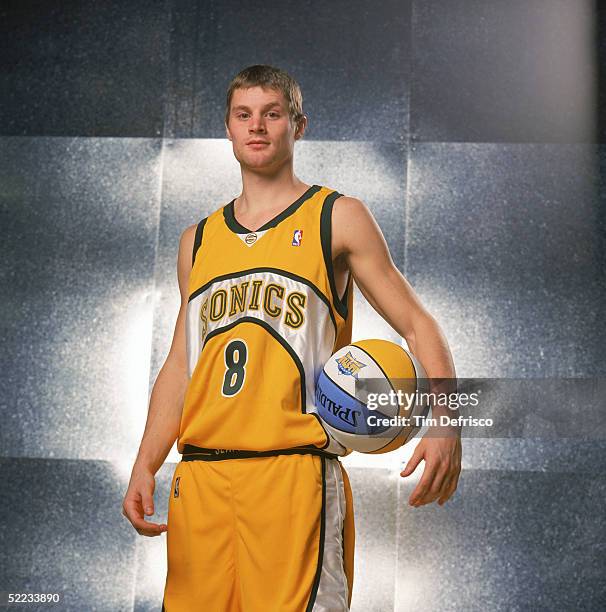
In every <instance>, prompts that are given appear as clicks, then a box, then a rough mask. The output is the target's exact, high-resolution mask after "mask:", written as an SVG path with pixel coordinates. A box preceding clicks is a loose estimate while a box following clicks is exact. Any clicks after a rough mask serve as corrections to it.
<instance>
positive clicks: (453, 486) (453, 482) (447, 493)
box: [438, 469, 461, 506]
mask: <svg viewBox="0 0 606 612" xmlns="http://www.w3.org/2000/svg"><path fill="white" fill-rule="evenodd" d="M460 474H461V470H460V469H459V470H457V471H456V472H455V473H454V474H453V476H452V477H451V478H450V479H449V480H448V484H447V486H446V488H445V490H444V493H442V495H441V496H440V499H439V501H438V503H439V504H440V505H441V506H442V505H444V504H445V503H446V501H447V500H449V499H450V498H451V497H452V495H453V493H454V492H455V491H456V490H457V485H458V483H459V475H460Z"/></svg>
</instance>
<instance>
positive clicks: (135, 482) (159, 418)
mask: <svg viewBox="0 0 606 612" xmlns="http://www.w3.org/2000/svg"><path fill="white" fill-rule="evenodd" d="M195 230H196V226H195V225H192V226H190V227H188V228H187V229H186V230H185V231H184V232H183V234H182V235H181V239H180V241H179V255H178V258H177V277H178V280H179V290H180V293H181V306H180V308H179V314H178V316H177V322H176V324H175V331H174V334H173V340H172V344H171V347H170V350H169V352H168V355H167V357H166V360H165V361H164V365H163V366H162V368H161V369H160V372H159V373H158V376H157V378H156V381H155V383H154V386H153V389H152V393H151V397H150V402H149V410H148V413H147V422H146V424H145V430H144V432H143V437H142V440H141V444H140V446H139V452H138V454H137V458H136V460H135V464H134V466H133V470H132V474H131V478H130V483H129V485H128V490H127V492H126V495H125V497H124V501H123V504H122V514H124V516H126V517H127V518H128V519H129V521H130V522H131V523H132V525H133V527H135V529H136V530H137V531H138V532H139V533H140V534H141V535H149V536H152V535H160V534H161V533H162V532H163V531H166V529H167V526H166V525H165V524H161V525H160V524H157V523H151V522H148V521H146V520H145V519H144V514H147V515H151V514H153V513H154V489H155V478H154V475H155V473H156V472H157V471H158V469H159V468H160V467H161V466H162V464H163V463H164V460H165V459H166V457H167V455H168V453H169V452H170V449H171V448H172V446H173V444H174V442H175V440H176V439H177V436H178V435H179V426H180V422H181V413H182V410H183V400H184V397H185V390H186V388H187V383H188V374H187V354H186V344H185V315H186V309H187V303H188V297H189V296H188V285H189V274H190V271H191V257H192V250H193V244H194V236H195Z"/></svg>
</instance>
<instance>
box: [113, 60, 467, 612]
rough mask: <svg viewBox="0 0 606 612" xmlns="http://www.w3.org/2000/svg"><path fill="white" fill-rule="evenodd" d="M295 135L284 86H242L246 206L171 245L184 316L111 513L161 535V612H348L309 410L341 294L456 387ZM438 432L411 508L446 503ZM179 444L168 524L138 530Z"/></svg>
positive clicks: (355, 213) (357, 224)
mask: <svg viewBox="0 0 606 612" xmlns="http://www.w3.org/2000/svg"><path fill="white" fill-rule="evenodd" d="M306 125H307V118H306V117H305V115H303V109H302V97H301V92H300V88H299V86H298V85H297V83H296V82H295V81H294V80H293V79H292V78H291V77H290V76H289V75H288V74H286V73H285V72H283V71H281V70H278V69H276V68H273V67H271V66H264V65H257V66H251V67H249V68H246V69H245V70H243V71H242V72H241V73H239V74H238V75H237V76H236V77H235V78H234V79H233V81H232V83H231V85H230V87H229V90H228V95H227V106H226V116H225V126H226V130H227V136H228V138H229V140H230V141H231V142H232V145H233V151H234V155H235V156H236V158H237V160H238V161H239V163H240V166H241V170H242V193H241V194H240V196H238V197H237V198H235V199H234V200H232V201H231V202H229V204H226V205H225V206H222V207H221V208H218V209H216V210H215V211H214V212H213V213H212V214H210V215H209V216H208V217H206V218H205V219H203V220H202V221H200V223H198V224H196V225H192V226H190V227H189V228H187V229H186V230H185V231H184V232H183V234H182V236H181V241H180V245H179V256H178V279H179V286H180V290H181V309H180V311H179V315H178V317H177V323H176V326H175V333H174V337H173V342H172V345H171V348H170V351H169V354H168V356H167V358H166V362H165V363H164V365H163V367H162V369H161V370H160V373H159V374H158V378H157V380H156V383H155V385H154V388H153V391H152V396H151V401H150V409H149V415H148V419H147V424H146V427H145V432H144V435H143V440H142V442H141V447H140V449H139V453H138V456H137V459H136V462H135V465H134V468H133V472H132V476H131V480H130V483H129V487H128V491H127V492H126V496H125V499H124V503H123V513H124V514H125V516H127V518H128V519H129V520H130V521H131V523H132V524H133V526H134V527H135V528H136V529H137V531H138V532H139V533H140V534H142V535H148V536H153V535H159V534H161V533H162V532H163V531H167V530H168V533H167V546H168V573H167V579H166V585H165V591H164V600H163V609H164V610H166V612H182V611H188V612H190V611H193V610H212V611H213V612H214V611H217V612H219V611H232V610H233V611H240V610H244V611H246V612H256V611H259V612H261V611H263V612H267V611H270V610H271V611H274V610H275V611H276V612H277V611H280V612H285V611H292V612H303V611H312V610H331V611H334V612H336V611H338V610H348V609H349V605H350V603H351V593H352V586H353V554H354V521H353V503H352V496H351V488H350V486H349V479H348V477H347V473H346V471H345V469H344V468H343V465H342V463H341V462H340V461H339V459H338V458H339V457H340V456H344V455H346V454H348V452H349V451H348V449H346V448H344V447H343V446H341V445H340V444H339V443H338V442H336V440H334V439H332V438H331V437H329V436H328V434H327V433H326V432H325V430H324V428H323V427H322V425H321V422H320V420H319V418H318V417H317V415H316V413H315V412H316V411H315V407H314V405H313V397H314V381H315V378H316V376H317V374H318V373H319V370H320V369H321V368H322V366H323V365H324V362H325V361H326V360H327V359H328V358H329V357H330V355H331V354H332V353H333V352H334V351H336V350H337V349H338V348H340V347H342V346H345V345H346V344H348V343H349V342H350V341H351V323H352V306H353V279H355V281H356V283H357V285H358V286H359V288H360V290H361V291H362V293H363V295H364V296H365V298H366V299H367V300H368V301H369V302H370V304H371V305H372V306H373V307H374V308H375V310H376V311H377V312H378V313H379V314H381V316H382V317H383V318H384V319H385V320H386V321H387V322H388V323H389V324H390V325H391V326H392V327H393V328H394V329H395V330H397V331H398V333H400V334H401V335H402V336H403V337H404V338H406V340H407V343H408V346H409V347H410V349H411V351H412V352H413V353H414V355H415V356H416V357H417V358H418V359H419V361H420V362H421V363H422V365H423V366H424V367H425V369H426V371H427V375H428V376H429V377H430V378H438V377H439V378H443V379H447V380H448V379H454V377H455V371H454V367H453V363H452V358H451V355H450V351H449V349H448V345H447V342H446V339H445V338H444V335H443V334H442V332H441V331H440V328H439V326H438V324H437V322H436V321H435V319H434V318H433V317H432V316H431V315H430V314H429V313H428V312H427V311H426V310H425V309H424V308H423V306H422V305H421V303H420V301H419V299H418V298H417V296H416V295H415V293H414V291H413V289H412V288H411V286H410V285H409V284H408V282H407V281H406V279H405V278H404V277H403V276H402V274H401V273H400V272H399V271H398V269H397V268H396V267H395V265H394V263H393V261H392V259H391V257H390V254H389V251H388V248H387V245H386V243H385V240H384V238H383V235H382V233H381V231H380V229H379V227H378V225H377V224H376V222H375V221H374V219H373V217H372V215H371V214H370V212H369V211H368V209H367V208H366V206H365V205H364V204H363V203H362V202H361V201H360V200H358V199H356V198H351V197H346V196H343V195H341V194H339V193H338V192H337V191H335V190H333V189H331V188H329V187H325V186H321V185H308V184H306V183H304V182H302V181H300V180H299V179H298V178H297V177H296V176H295V175H294V173H293V153H294V144H295V142H296V141H297V140H299V139H300V138H302V136H303V134H304V132H305V128H306ZM434 390H437V389H434ZM444 412H445V411H444ZM434 413H435V414H439V408H438V407H436V408H434ZM449 433H450V435H445V436H442V437H436V436H435V435H432V436H428V435H426V436H425V437H423V439H422V440H421V441H420V442H419V444H418V446H417V447H416V450H415V453H414V455H413V457H412V459H411V460H410V461H409V463H408V465H407V466H406V469H405V470H404V471H403V472H402V476H408V475H410V474H412V472H413V471H414V469H415V468H416V466H417V465H418V463H419V462H420V461H421V459H424V460H425V469H424V472H423V476H422V478H421V480H420V482H419V483H418V485H417V487H416V488H415V489H414V491H413V493H412V494H411V497H410V499H409V503H410V504H411V505H413V506H420V505H422V504H427V503H430V502H432V501H435V500H437V501H438V503H439V504H443V503H444V502H445V501H446V500H447V499H449V498H450V497H451V496H452V494H453V493H454V491H455V489H456V486H457V481H458V477H459V472H460V461H461V443H460V437H459V435H458V432H457V431H455V432H454V435H452V432H449ZM175 439H177V448H178V450H179V452H180V453H182V455H183V460H182V461H181V462H180V463H179V464H178V465H177V467H176V469H175V472H174V475H173V480H172V489H171V495H170V501H169V515H168V516H169V518H168V526H167V525H166V524H156V523H151V522H149V521H146V520H145V518H144V515H151V514H153V493H154V486H155V480H154V474H155V473H156V471H157V470H158V469H159V467H160V466H161V465H162V463H163V461H164V459H165V458H166V456H167V454H168V452H169V450H170V448H171V447H172V444H173V443H174V441H175Z"/></svg>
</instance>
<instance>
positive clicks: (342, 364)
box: [315, 339, 429, 453]
mask: <svg viewBox="0 0 606 612" xmlns="http://www.w3.org/2000/svg"><path fill="white" fill-rule="evenodd" d="M427 383H428V381H427V375H426V374H425V371H424V369H423V367H422V366H421V364H420V363H419V361H418V360H417V359H415V357H414V356H413V355H412V354H411V353H409V352H408V351H407V350H406V349H405V348H404V347H402V346H400V345H399V344H395V343H394V342H389V341H388V340H380V339H371V340H359V341H357V342H353V343H352V344H349V345H347V346H344V347H343V348H342V349H340V350H338V351H337V352H336V353H335V354H334V355H332V356H331V357H330V359H329V360H328V361H327V362H326V364H325V365H324V368H323V369H322V371H321V372H320V375H319V376H318V380H317V382H316V395H315V404H316V407H317V409H318V415H319V416H320V418H321V419H322V424H323V425H324V428H325V429H326V430H327V431H328V433H329V434H330V435H331V436H332V437H333V438H335V440H337V441H338V442H340V443H341V444H342V445H343V446H345V447H346V448H348V449H352V450H355V451H358V452H360V453H387V452H389V451H392V450H395V449H396V448H399V447H400V446H402V445H403V444H405V443H406V442H408V441H409V440H410V439H412V438H413V437H414V435H415V434H416V433H417V431H418V430H419V429H421V427H422V420H423V418H424V417H425V416H426V415H427V412H428V405H427V402H424V401H422V400H423V395H422V394H425V393H427V392H428V390H429V389H428V384H427Z"/></svg>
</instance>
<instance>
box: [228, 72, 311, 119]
mask: <svg viewBox="0 0 606 612" xmlns="http://www.w3.org/2000/svg"><path fill="white" fill-rule="evenodd" d="M249 87H263V88H265V89H275V90H277V91H280V92H282V94H283V95H284V98H285V99H286V103H287V104H288V114H289V115H290V118H291V119H292V120H293V122H294V124H295V125H297V123H298V122H299V121H300V120H301V119H302V118H303V95H302V93H301V87H300V86H299V84H298V83H297V81H295V80H294V79H293V78H292V77H291V76H290V75H289V74H288V73H287V72H285V71H284V70H280V68H275V67H274V66H268V65H266V64H255V65H254V66H248V68H244V70H241V71H240V72H239V73H238V74H237V75H236V76H235V77H234V78H233V79H232V80H231V83H230V84H229V87H228V88H227V99H226V104H225V123H226V124H229V111H230V107H231V99H232V97H233V94H234V91H235V90H236V89H248V88H249Z"/></svg>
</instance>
